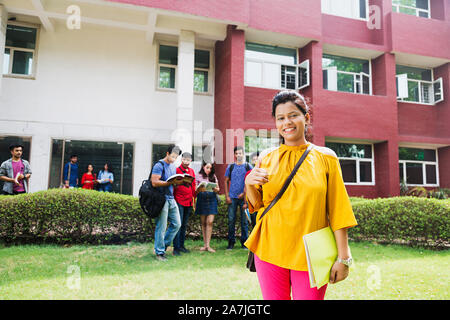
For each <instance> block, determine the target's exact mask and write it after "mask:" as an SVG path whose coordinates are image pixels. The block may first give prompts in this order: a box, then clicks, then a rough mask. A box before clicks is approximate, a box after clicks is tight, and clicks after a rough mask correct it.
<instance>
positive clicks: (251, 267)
mask: <svg viewBox="0 0 450 320" xmlns="http://www.w3.org/2000/svg"><path fill="white" fill-rule="evenodd" d="M312 148H313V145H312V144H310V145H309V146H308V148H307V149H306V151H305V152H303V154H302V156H301V158H300V160H298V162H297V164H296V165H295V167H294V170H292V172H291V174H290V175H289V177H288V178H287V179H286V182H285V183H284V185H283V187H282V188H281V190H280V192H278V194H277V195H276V197H275V198H274V199H273V200H272V202H271V203H270V204H269V206H268V207H267V208H266V209H264V212H263V213H262V214H261V216H260V217H259V219H262V217H264V215H265V214H266V213H267V212H268V211H269V210H270V209H271V208H272V207H273V206H274V205H275V204H276V203H277V202H278V200H280V198H281V196H282V195H283V193H284V192H285V191H286V189H287V188H288V186H289V184H290V183H291V181H292V179H293V178H294V176H295V174H296V173H297V171H298V168H300V166H301V164H302V163H303V160H305V158H306V156H307V155H308V153H309V152H310V151H311V150H312ZM247 268H248V269H249V270H250V271H251V272H255V271H256V268H255V255H254V253H253V252H251V251H249V253H248V259H247Z"/></svg>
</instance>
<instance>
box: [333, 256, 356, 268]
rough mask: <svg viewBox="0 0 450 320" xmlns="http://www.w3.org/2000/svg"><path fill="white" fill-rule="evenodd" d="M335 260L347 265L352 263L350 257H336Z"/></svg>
mask: <svg viewBox="0 0 450 320" xmlns="http://www.w3.org/2000/svg"><path fill="white" fill-rule="evenodd" d="M336 260H337V262H340V263H342V264H344V265H346V266H347V267H350V266H351V265H352V262H353V258H352V257H350V258H348V259H341V258H339V257H338V258H337V259H336Z"/></svg>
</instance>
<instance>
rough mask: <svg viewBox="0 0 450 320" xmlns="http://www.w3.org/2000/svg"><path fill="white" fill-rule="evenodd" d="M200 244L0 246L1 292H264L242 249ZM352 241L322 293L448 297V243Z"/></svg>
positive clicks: (217, 295)
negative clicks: (345, 268)
mask: <svg viewBox="0 0 450 320" xmlns="http://www.w3.org/2000/svg"><path fill="white" fill-rule="evenodd" d="M201 245H202V242H201V241H191V240H189V241H187V247H188V248H189V249H191V250H192V252H191V253H189V254H184V255H183V256H181V257H174V256H172V255H171V254H170V255H168V258H169V261H167V262H163V263H161V262H158V261H156V260H155V258H154V254H153V244H150V243H149V244H140V243H132V244H129V245H121V246H72V247H59V246H51V245H45V246H37V245H29V246H16V247H1V248H0V299H206V300H210V299H232V300H234V299H261V298H262V297H261V293H260V290H259V285H258V280H257V277H256V274H255V273H251V272H249V271H247V269H245V267H244V266H245V262H246V257H247V251H244V250H242V249H240V248H235V249H234V250H232V251H227V250H225V248H226V245H227V243H226V242H225V241H223V240H222V241H218V240H213V242H212V245H213V247H214V248H216V249H217V252H216V253H208V252H200V251H198V249H199V247H200V246H201ZM350 246H351V249H352V254H353V257H354V259H355V261H356V266H355V269H353V270H352V271H351V273H350V276H349V277H348V278H347V279H346V280H345V281H343V282H341V283H338V284H336V285H330V286H329V288H328V290H327V294H326V296H325V299H449V298H450V294H449V287H450V271H449V270H450V252H449V250H447V251H431V250H424V249H412V248H406V247H402V246H398V245H388V246H386V245H376V244H372V243H368V242H364V243H351V244H350ZM169 250H170V249H169ZM78 268H79V269H78ZM77 270H79V271H80V277H79V279H80V281H77V279H78V278H77ZM77 284H79V288H77Z"/></svg>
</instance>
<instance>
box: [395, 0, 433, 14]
mask: <svg viewBox="0 0 450 320" xmlns="http://www.w3.org/2000/svg"><path fill="white" fill-rule="evenodd" d="M392 11H393V12H400V13H406V14H410V15H413V16H417V17H423V18H430V1H429V0H392Z"/></svg>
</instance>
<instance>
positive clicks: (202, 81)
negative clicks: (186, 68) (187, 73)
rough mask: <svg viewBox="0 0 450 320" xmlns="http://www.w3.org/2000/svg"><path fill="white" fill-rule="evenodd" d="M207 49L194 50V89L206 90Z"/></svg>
mask: <svg viewBox="0 0 450 320" xmlns="http://www.w3.org/2000/svg"><path fill="white" fill-rule="evenodd" d="M209 61H210V60H209V51H207V50H197V49H196V50H195V61H194V68H195V70H194V91H195V92H208V80H209V78H208V74H209Z"/></svg>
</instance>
